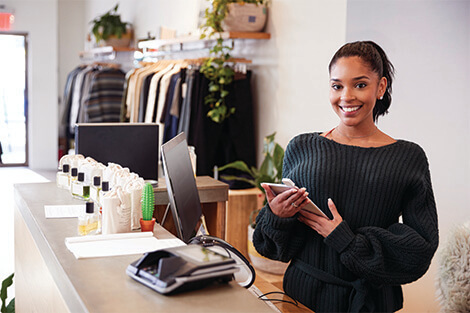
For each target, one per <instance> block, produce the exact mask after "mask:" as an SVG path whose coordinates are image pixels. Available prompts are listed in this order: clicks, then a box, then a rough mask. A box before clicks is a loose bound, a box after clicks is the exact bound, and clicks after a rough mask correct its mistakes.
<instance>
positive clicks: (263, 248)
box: [253, 141, 306, 262]
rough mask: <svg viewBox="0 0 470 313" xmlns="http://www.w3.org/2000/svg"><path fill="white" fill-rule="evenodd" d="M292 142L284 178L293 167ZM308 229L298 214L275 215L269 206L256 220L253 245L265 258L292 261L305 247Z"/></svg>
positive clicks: (289, 145)
mask: <svg viewBox="0 0 470 313" xmlns="http://www.w3.org/2000/svg"><path fill="white" fill-rule="evenodd" d="M293 146H294V144H293V142H292V141H291V142H290V143H289V144H288V145H287V148H286V152H285V154H284V161H283V170H282V172H283V177H288V176H287V175H288V173H289V172H290V170H291V167H292V166H293V163H294V162H293V159H292V153H291V151H292V149H293ZM305 232H306V227H305V225H304V224H302V223H300V222H299V221H298V220H297V214H296V215H294V216H292V217H289V218H281V217H278V216H277V215H275V214H274V213H273V212H272V211H271V208H270V207H269V204H266V206H265V207H264V208H263V209H262V210H261V212H260V213H259V214H258V216H257V218H256V228H255V232H254V234H253V245H254V246H255V248H256V250H257V251H258V252H259V253H260V254H261V255H263V256H265V257H267V258H270V259H273V260H279V261H283V262H288V261H290V260H291V259H292V258H293V257H294V256H295V255H296V254H297V253H298V252H299V250H300V249H301V248H302V247H303V245H304V241H305Z"/></svg>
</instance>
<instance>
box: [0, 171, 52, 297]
mask: <svg viewBox="0 0 470 313" xmlns="http://www.w3.org/2000/svg"><path fill="white" fill-rule="evenodd" d="M43 175H45V176H47V177H49V179H47V178H45V177H44V176H43ZM43 175H40V174H38V173H35V172H33V171H32V170H30V169H28V168H26V167H2V168H0V197H1V199H2V205H1V206H0V251H1V252H0V254H1V255H2V257H1V258H0V281H3V280H4V279H5V278H6V277H8V276H9V275H11V273H13V272H14V271H15V263H14V226H13V224H14V220H13V216H14V200H13V185H14V184H18V183H38V182H47V181H49V180H52V179H53V178H52V179H51V176H52V177H53V175H51V172H43ZM13 281H14V279H13ZM14 296H15V292H14V286H12V287H9V288H8V299H11V298H13V297H14ZM8 302H9V300H8V301H7V303H8Z"/></svg>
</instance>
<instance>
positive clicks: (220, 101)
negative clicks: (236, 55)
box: [200, 0, 267, 123]
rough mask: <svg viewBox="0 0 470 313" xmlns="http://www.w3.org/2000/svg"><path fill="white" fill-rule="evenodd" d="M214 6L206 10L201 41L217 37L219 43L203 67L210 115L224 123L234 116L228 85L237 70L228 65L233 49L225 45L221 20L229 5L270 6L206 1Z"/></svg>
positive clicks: (263, 1) (250, 0) (228, 0)
mask: <svg viewBox="0 0 470 313" xmlns="http://www.w3.org/2000/svg"><path fill="white" fill-rule="evenodd" d="M207 1H210V2H211V7H209V8H207V9H206V10H205V14H204V18H205V23H204V24H202V25H201V29H202V34H201V39H204V38H215V39H216V43H215V45H214V46H213V47H212V49H211V50H210V51H209V58H207V59H206V60H205V61H204V62H203V64H202V66H201V69H200V71H201V73H203V74H204V76H205V77H206V78H207V79H208V80H209V94H208V95H207V96H206V97H205V99H204V101H205V104H206V105H208V106H209V108H210V109H209V112H208V113H207V116H209V117H210V118H211V119H212V120H213V121H214V122H216V123H222V122H223V121H224V120H225V119H226V118H228V117H229V116H230V115H232V114H234V113H235V108H234V107H228V106H227V103H226V98H227V96H228V94H229V92H228V90H227V86H228V85H229V84H230V83H232V81H233V77H234V76H235V71H234V70H233V69H232V68H231V67H230V66H229V65H228V64H227V63H228V61H229V59H230V58H231V55H230V52H231V51H232V49H233V48H232V47H230V46H227V45H224V40H223V39H222V33H223V31H224V29H223V27H222V21H223V20H224V19H225V17H226V16H227V13H228V7H229V6H228V5H229V4H230V3H244V2H246V3H255V4H262V5H265V4H267V1H266V0H247V1H239V0H238V1H237V0H207Z"/></svg>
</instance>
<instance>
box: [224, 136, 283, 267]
mask: <svg viewBox="0 0 470 313" xmlns="http://www.w3.org/2000/svg"><path fill="white" fill-rule="evenodd" d="M275 136H276V133H273V134H271V135H268V136H266V137H265V138H264V147H263V155H264V160H263V162H262V163H261V167H260V168H259V169H258V168H256V167H254V166H252V167H251V168H250V167H249V166H248V165H247V164H246V163H245V162H243V161H235V162H232V163H229V164H226V165H224V166H222V167H220V168H219V171H223V170H226V169H229V168H233V169H238V170H240V171H242V172H245V173H247V174H249V175H250V176H251V178H244V177H238V176H230V175H221V178H224V179H226V180H241V181H245V182H247V183H249V184H251V185H253V186H254V187H256V188H258V189H259V190H261V192H262V193H263V194H265V190H264V188H263V187H261V183H263V182H266V183H280V182H281V180H282V164H283V160H284V149H283V148H282V147H281V146H280V145H279V144H278V143H276V142H275V141H274V139H275ZM262 200H263V201H260V203H258V205H257V207H255V208H253V210H252V212H251V214H250V223H249V225H248V255H249V257H250V260H251V262H252V263H253V266H254V267H256V268H258V269H261V270H263V271H266V272H270V273H273V274H282V273H284V271H285V270H286V268H287V265H288V263H283V262H280V261H275V260H270V259H268V258H265V257H263V256H262V255H260V254H259V253H258V252H257V251H256V249H255V248H254V246H253V232H254V229H255V227H256V216H257V215H258V212H259V211H260V210H261V206H262V205H264V204H266V197H263V198H262Z"/></svg>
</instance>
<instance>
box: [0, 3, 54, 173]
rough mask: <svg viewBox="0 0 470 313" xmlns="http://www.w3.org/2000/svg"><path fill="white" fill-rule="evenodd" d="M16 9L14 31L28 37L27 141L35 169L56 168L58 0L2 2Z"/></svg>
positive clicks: (31, 162)
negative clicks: (24, 33) (26, 34)
mask: <svg viewBox="0 0 470 313" xmlns="http://www.w3.org/2000/svg"><path fill="white" fill-rule="evenodd" d="M2 3H3V4H5V5H6V6H7V7H8V8H12V9H14V11H15V22H14V24H13V27H12V31H18V32H27V33H28V34H29V36H28V52H29V56H28V62H29V64H28V65H29V68H28V70H29V72H28V75H29V77H28V88H29V93H28V99H29V103H28V105H29V110H28V115H29V116H28V119H29V121H28V143H29V152H28V158H29V165H30V167H31V168H32V169H47V168H50V169H52V168H56V167H57V153H58V152H57V151H58V148H57V140H58V139H57V138H58V136H57V133H58V131H57V111H58V102H57V96H58V62H57V59H58V56H57V45H58V39H57V28H58V23H57V0H8V1H2Z"/></svg>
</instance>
